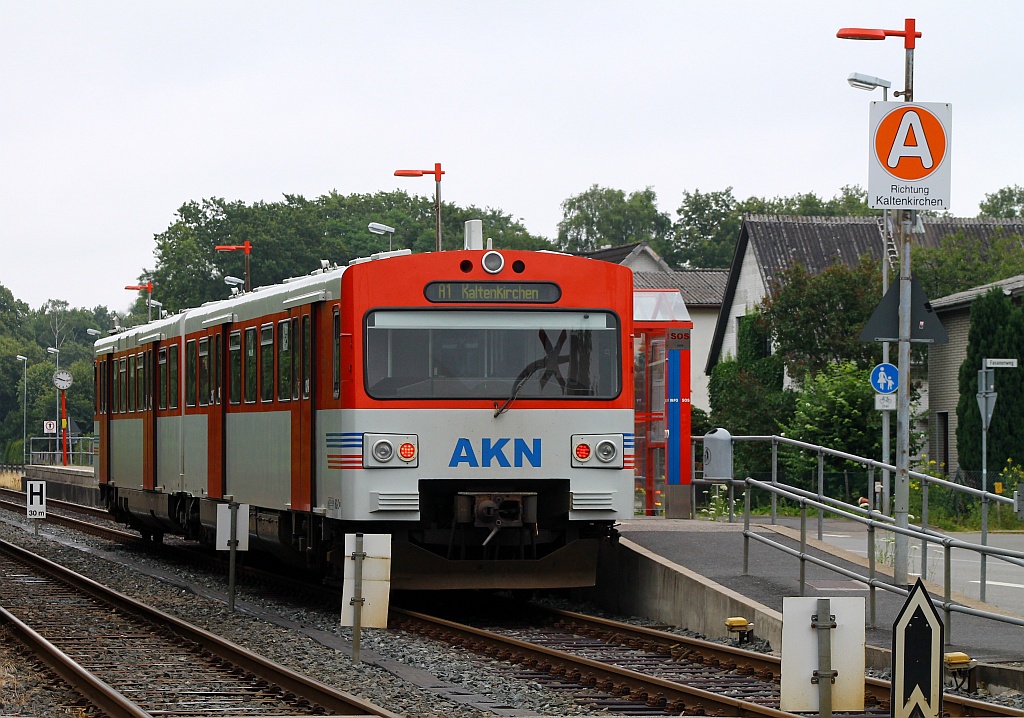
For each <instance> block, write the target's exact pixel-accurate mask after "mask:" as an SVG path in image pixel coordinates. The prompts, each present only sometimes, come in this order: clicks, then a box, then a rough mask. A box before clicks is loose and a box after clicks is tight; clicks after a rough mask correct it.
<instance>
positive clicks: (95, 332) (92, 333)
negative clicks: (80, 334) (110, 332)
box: [85, 329, 103, 337]
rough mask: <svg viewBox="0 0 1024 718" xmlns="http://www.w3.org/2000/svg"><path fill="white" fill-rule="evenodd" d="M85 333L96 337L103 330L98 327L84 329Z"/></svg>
mask: <svg viewBox="0 0 1024 718" xmlns="http://www.w3.org/2000/svg"><path fill="white" fill-rule="evenodd" d="M85 333H86V334H88V335H89V336H91V337H98V336H99V335H101V334H102V333H103V332H101V331H100V330H99V329H86V330H85Z"/></svg>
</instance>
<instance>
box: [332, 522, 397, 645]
mask: <svg viewBox="0 0 1024 718" xmlns="http://www.w3.org/2000/svg"><path fill="white" fill-rule="evenodd" d="M355 550H356V537H355V534H345V582H344V585H343V587H342V592H341V625H343V626H351V625H353V619H354V617H355V610H354V609H355V606H354V605H353V604H352V602H351V601H352V598H353V596H355V585H356V562H355V561H354V560H353V559H352V554H353V553H355ZM363 553H365V554H366V557H365V558H364V559H363V561H362V571H363V581H362V594H363V599H364V600H363V609H362V613H361V614H360V616H359V623H360V625H361V626H362V627H363V628H387V627H388V600H389V599H390V597H391V534H364V535H363Z"/></svg>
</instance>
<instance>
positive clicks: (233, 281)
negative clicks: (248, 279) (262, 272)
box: [224, 275, 245, 295]
mask: <svg viewBox="0 0 1024 718" xmlns="http://www.w3.org/2000/svg"><path fill="white" fill-rule="evenodd" d="M224 284H226V285H228V286H229V287H231V294H232V295H235V294H238V288H239V287H241V286H242V285H244V284H245V280H244V279H239V278H238V277H232V276H231V275H228V276H226V277H224Z"/></svg>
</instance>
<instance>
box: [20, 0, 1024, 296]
mask: <svg viewBox="0 0 1024 718" xmlns="http://www.w3.org/2000/svg"><path fill="white" fill-rule="evenodd" d="M906 17H914V18H916V19H917V22H918V29H919V30H920V31H921V32H922V33H923V37H922V38H921V39H919V40H918V47H917V51H916V55H915V68H916V69H915V77H914V85H915V99H916V100H917V101H921V102H950V103H952V106H953V142H952V209H953V213H954V214H956V215H959V216H975V215H977V213H978V203H979V202H980V201H981V200H982V199H984V195H985V194H986V193H990V192H994V191H995V190H997V189H999V188H1001V187H1005V186H1007V185H1013V184H1018V183H1019V184H1024V177H1022V174H1024V170H1022V162H1021V160H1022V151H1021V144H1022V143H1021V129H1022V127H1024V123H1022V121H1021V118H1022V117H1024V83H1021V81H1020V77H1021V65H1022V63H1024V59H1022V55H1021V52H1020V44H1021V40H1020V32H1021V28H1024V3H1022V2H1018V1H1016V0H1003V1H999V2H993V1H984V0H982V1H979V2H965V1H964V0H928V1H920V2H912V1H907V2H900V3H893V2H882V1H878V2H872V1H869V0H858V1H857V2H852V1H847V0H830V1H829V2H822V1H821V0H814V1H808V2H797V1H795V0H790V1H782V0H779V1H774V2H772V1H765V0H757V1H755V2H739V1H736V2H729V1H727V0H716V1H714V2H689V1H686V0H650V1H643V0H629V1H628V2H627V1H625V0H622V1H620V2H609V1H603V0H585V1H583V0H579V1H575V0H574V1H569V0H558V1H555V0H539V1H536V2H531V1H528V0H516V1H515V2H486V1H484V0H472V1H465V2H424V1H423V0H411V1H409V2H390V1H388V0H379V1H376V2H369V1H365V0H364V1H362V2H358V1H355V0H350V1H347V2H343V1H341V0H335V1H332V2H327V1H322V2H313V1H308V2H304V1H302V0H288V1H287V2H283V1H282V2H251V1H247V2H217V1H213V0H198V1H194V2H193V1H184V0H174V1H173V2H170V1H168V2H135V1H132V2H127V1H126V2H110V1H105V0H92V1H90V2H81V1H80V0H69V1H67V2H47V1H45V0H23V1H16V0H0V66H2V72H0V103H2V104H0V106H2V108H3V110H2V112H0V247H2V252H0V284H2V285H3V286H5V287H7V288H8V289H10V290H11V291H12V292H13V293H14V295H15V297H16V298H18V299H21V300H23V301H25V302H27V303H28V304H29V305H31V306H32V307H33V308H37V307H39V306H40V305H41V304H42V303H43V302H45V301H46V300H47V299H64V300H67V301H68V302H69V303H70V304H71V306H73V307H88V308H92V307H94V306H97V305H106V306H107V307H108V308H110V309H113V310H117V311H122V310H124V309H126V308H127V307H128V306H129V305H130V304H131V303H132V301H133V300H134V294H132V293H130V292H127V291H125V290H124V289H123V287H124V285H126V284H134V283H135V282H136V280H137V278H138V276H139V274H140V273H141V272H142V271H144V270H145V269H146V268H152V267H153V266H154V263H155V259H154V257H153V248H154V243H153V236H154V235H156V234H159V233H160V232H163V231H164V230H165V229H166V228H167V227H168V225H169V224H170V223H171V222H172V221H173V219H174V213H175V211H176V210H177V208H178V207H180V206H181V205H182V204H183V203H185V202H187V201H189V200H199V199H202V198H207V197H224V198H226V199H228V200H243V201H245V202H255V201H258V200H264V201H268V202H272V201H276V200H279V199H281V196H282V194H284V193H288V194H301V195H304V196H306V197H308V198H313V197H317V196H320V195H322V194H325V193H328V192H330V191H331V190H337V191H338V192H340V193H342V194H351V193H372V192H377V191H381V190H384V191H386V190H394V189H403V190H406V191H408V192H410V193H414V194H421V195H428V196H429V195H432V194H433V189H434V187H433V182H432V181H431V180H430V179H405V178H397V177H394V175H393V173H394V170H396V169H400V168H413V169H427V168H431V167H432V166H433V163H434V162H441V163H442V165H443V168H444V170H445V172H446V174H445V176H444V179H443V181H442V197H443V199H444V200H445V201H448V202H454V203H456V204H459V205H462V206H466V205H471V204H472V205H477V206H479V207H496V208H500V209H502V210H504V211H505V212H508V213H509V214H511V215H513V216H514V217H517V218H520V219H521V220H522V222H523V223H524V224H525V226H526V227H527V229H528V230H529V231H530V232H532V233H534V234H540V235H543V236H546V237H549V238H553V237H554V236H555V235H556V233H557V229H556V225H557V223H558V221H559V219H561V206H560V205H561V202H562V201H563V200H565V199H566V198H567V197H569V196H571V195H574V194H578V193H580V192H582V191H584V190H586V189H587V188H588V187H589V186H590V185H592V184H598V185H601V186H605V187H614V188H618V189H622V190H625V191H626V192H631V191H634V190H638V189H643V188H644V187H647V186H650V187H652V188H653V189H654V190H655V191H656V192H657V195H658V200H659V204H660V207H661V209H662V210H663V211H666V212H669V213H670V214H671V215H672V216H673V218H674V217H675V211H676V209H677V207H678V206H679V202H680V199H681V197H682V193H683V192H684V191H693V190H696V189H700V190H701V191H705V192H707V191H714V190H722V189H725V188H727V187H730V186H731V187H733V188H734V194H735V196H736V197H737V198H746V197H748V196H751V195H757V196H768V197H772V196H776V195H790V194H795V193H797V192H815V193H817V194H818V195H820V196H822V197H823V198H829V197H832V196H834V195H835V194H837V193H838V192H839V189H840V187H842V186H843V185H846V184H860V185H861V186H866V185H867V150H868V143H867V135H868V110H869V103H870V101H871V100H881V92H880V91H876V92H874V93H868V92H862V91H858V90H854V89H851V88H850V87H849V86H848V85H847V83H846V77H847V75H848V74H849V73H851V72H861V73H864V74H868V75H876V76H880V77H884V78H887V79H889V80H891V81H892V83H893V89H902V87H903V84H904V83H903V74H904V49H903V43H902V39H901V38H889V39H887V40H885V41H884V42H851V41H847V40H839V39H837V38H836V31H837V30H838V29H839V28H840V27H847V26H854V27H876V28H890V29H901V28H902V27H903V21H904V18H906ZM890 99H892V98H891V96H890ZM398 231H399V232H401V228H398ZM485 231H486V229H485ZM257 257H258V255H257ZM255 261H258V258H257V259H256V260H255ZM159 297H160V288H159V287H157V288H156V289H155V292H154V298H156V299H159Z"/></svg>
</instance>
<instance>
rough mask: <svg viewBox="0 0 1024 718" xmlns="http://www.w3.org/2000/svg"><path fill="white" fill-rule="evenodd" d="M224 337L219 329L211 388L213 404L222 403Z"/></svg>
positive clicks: (215, 340) (214, 344) (214, 348)
mask: <svg viewBox="0 0 1024 718" xmlns="http://www.w3.org/2000/svg"><path fill="white" fill-rule="evenodd" d="M222 344H223V339H222V335H221V332H220V330H218V331H217V336H216V337H215V338H214V342H213V366H212V378H213V386H212V387H211V388H210V402H211V403H213V404H220V403H221V401H222V399H221V394H220V392H221V386H222V385H223V384H224V354H223V353H222V351H223V346H222Z"/></svg>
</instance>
